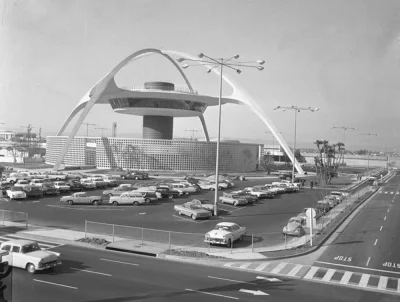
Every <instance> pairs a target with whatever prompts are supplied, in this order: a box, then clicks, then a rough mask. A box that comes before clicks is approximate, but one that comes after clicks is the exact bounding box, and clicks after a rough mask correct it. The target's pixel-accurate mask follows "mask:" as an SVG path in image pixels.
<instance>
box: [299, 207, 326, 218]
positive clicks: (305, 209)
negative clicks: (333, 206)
mask: <svg viewBox="0 0 400 302" xmlns="http://www.w3.org/2000/svg"><path fill="white" fill-rule="evenodd" d="M307 209H308V208H304V210H303V212H302V213H300V214H298V215H297V217H300V218H304V219H309V218H308V217H307V214H306V211H307ZM313 209H314V210H315V220H318V219H319V218H321V217H322V215H323V212H321V211H320V210H319V209H316V208H313Z"/></svg>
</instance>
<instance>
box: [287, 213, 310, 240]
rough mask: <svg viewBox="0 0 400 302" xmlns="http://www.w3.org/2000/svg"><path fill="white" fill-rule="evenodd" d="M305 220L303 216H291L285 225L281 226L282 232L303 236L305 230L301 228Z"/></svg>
mask: <svg viewBox="0 0 400 302" xmlns="http://www.w3.org/2000/svg"><path fill="white" fill-rule="evenodd" d="M305 223H306V220H305V218H303V217H292V218H290V219H289V221H288V223H287V225H286V226H285V227H284V228H283V230H282V232H283V234H285V235H290V236H299V237H301V236H303V235H304V234H305V233H306V232H305V230H304V228H303V226H304V225H305Z"/></svg>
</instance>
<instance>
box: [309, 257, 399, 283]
mask: <svg viewBox="0 0 400 302" xmlns="http://www.w3.org/2000/svg"><path fill="white" fill-rule="evenodd" d="M315 262H318V263H322V264H329V265H336V266H342V267H351V268H358V269H363V270H367V271H375V272H383V273H390V274H396V275H400V272H393V271H386V270H382V269H376V268H367V267H362V266H355V265H346V264H337V263H331V262H324V261H315ZM399 285H400V282H399Z"/></svg>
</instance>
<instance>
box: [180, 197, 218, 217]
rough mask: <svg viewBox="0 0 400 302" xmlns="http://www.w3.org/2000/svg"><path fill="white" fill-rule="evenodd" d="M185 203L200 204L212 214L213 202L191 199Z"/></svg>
mask: <svg viewBox="0 0 400 302" xmlns="http://www.w3.org/2000/svg"><path fill="white" fill-rule="evenodd" d="M186 204H194V205H198V206H201V207H202V208H203V209H205V210H207V211H210V213H211V215H212V216H214V204H212V203H210V202H209V201H208V200H202V199H192V200H191V201H188V202H186Z"/></svg>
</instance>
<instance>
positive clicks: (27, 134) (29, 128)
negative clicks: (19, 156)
mask: <svg viewBox="0 0 400 302" xmlns="http://www.w3.org/2000/svg"><path fill="white" fill-rule="evenodd" d="M21 128H26V139H27V141H28V148H29V147H30V142H31V133H32V129H33V128H36V127H32V125H31V124H28V126H21Z"/></svg>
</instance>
